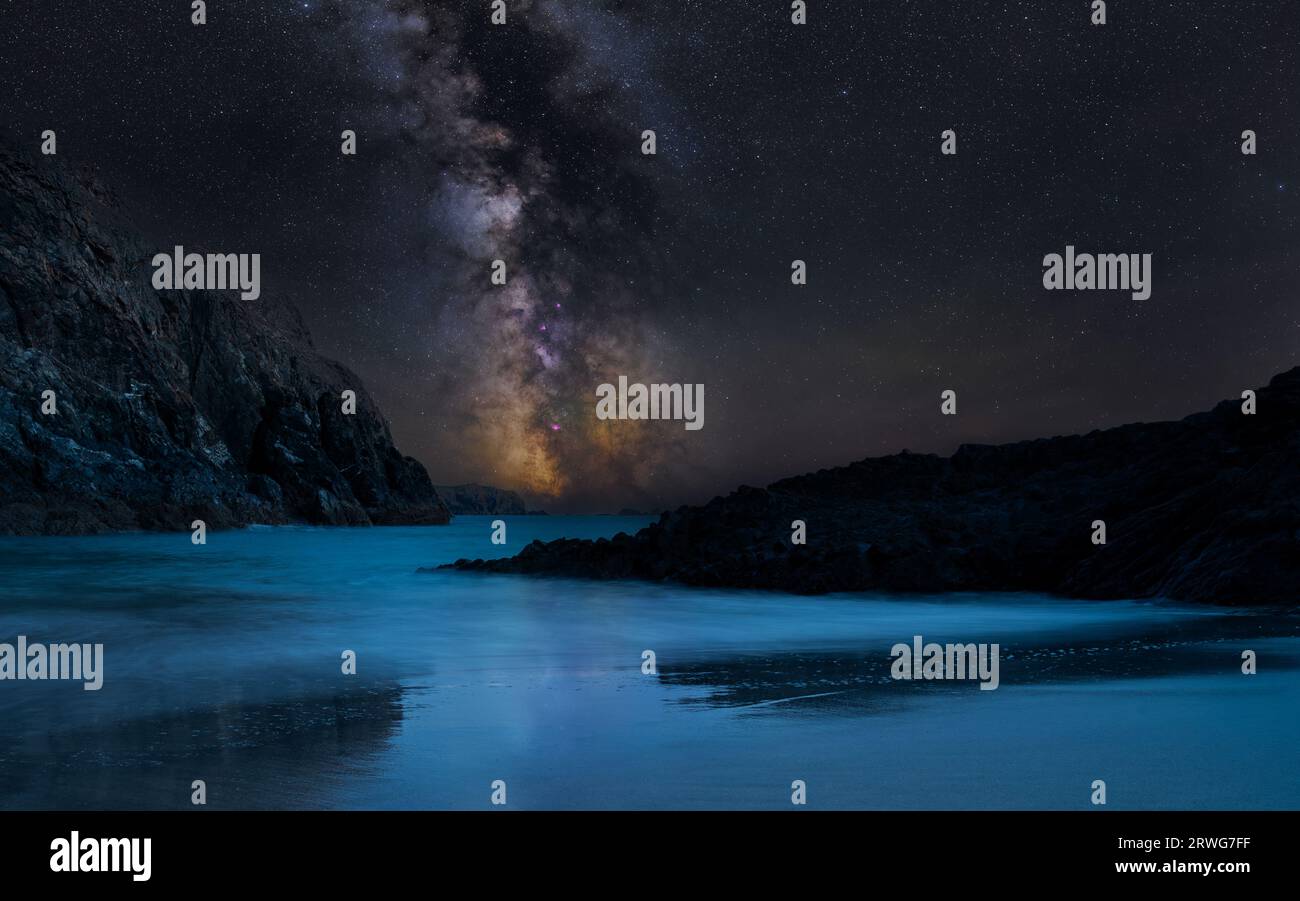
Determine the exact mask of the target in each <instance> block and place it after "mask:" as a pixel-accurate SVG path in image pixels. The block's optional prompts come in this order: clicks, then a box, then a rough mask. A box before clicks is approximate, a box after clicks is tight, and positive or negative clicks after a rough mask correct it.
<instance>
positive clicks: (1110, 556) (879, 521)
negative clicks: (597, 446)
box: [453, 368, 1300, 605]
mask: <svg viewBox="0 0 1300 901" xmlns="http://www.w3.org/2000/svg"><path fill="white" fill-rule="evenodd" d="M1257 393H1258V412H1257V413H1255V414H1254V415H1245V414H1243V412H1242V410H1241V403H1242V402H1241V401H1240V400H1230V401H1225V402H1224V403H1221V404H1219V405H1218V406H1217V407H1215V408H1214V409H1213V410H1212V411H1209V412H1206V413H1199V414H1196V415H1193V416H1189V417H1187V418H1186V419H1183V420H1181V421H1178V422H1162V423H1143V424H1136V425H1127V426H1122V427H1119V428H1114V429H1108V430H1105V431H1096V432H1092V433H1090V434H1088V435H1076V436H1070V437H1060V438H1046V439H1039V440H1036V441H1025V442H1019V443H1016V444H1007V445H1001V446H996V447H994V446H984V445H966V446H963V447H961V448H960V449H959V450H958V451H957V453H955V454H954V455H953V456H951V457H947V458H943V457H937V456H932V455H922V454H908V453H904V454H898V455H894V456H889V457H880V458H874V459H867V460H862V461H860V462H857V463H854V464H852V465H849V466H844V467H840V468H836V469H830V470H822V471H820V472H817V473H813V474H811V475H805V476H800V477H797V478H791V479H785V480H783V481H780V482H776V483H774V484H772V485H769V486H768V487H767V488H766V489H758V488H749V487H744V488H741V489H739V490H737V491H736V492H734V493H732V494H730V495H728V496H727V497H722V498H715V499H714V500H712V501H711V502H709V503H708V504H706V505H704V506H702V507H682V508H680V509H678V510H676V511H674V512H671V513H665V514H664V515H663V516H662V517H661V518H660V520H659V522H658V523H656V524H654V525H651V526H649V527H648V528H645V529H642V530H641V531H640V532H638V533H637V534H636V535H634V536H628V535H618V536H616V537H615V538H614V539H613V540H603V539H602V540H600V541H595V542H592V541H579V540H560V541H553V542H550V543H547V544H542V543H541V542H533V543H532V544H530V545H529V546H527V547H526V548H524V549H523V551H522V552H521V553H520V554H518V555H517V556H515V557H512V558H507V559H503V560H491V561H481V560H480V561H467V560H461V561H457V563H455V564H453V565H454V566H456V567H459V568H461V569H471V570H486V571H492V572H517V573H550V574H556V575H568V576H592V577H600V578H638V579H652V580H660V579H668V580H674V581H679V582H684V583H688V584H692V585H713V586H735V587H749V588H773V589H781V590H785V591H792V592H803V593H816V592H825V591H858V590H868V589H882V590H894V591H961V590H1031V591H1045V592H1055V593H1059V594H1064V595H1069V596H1074V597H1087V598H1145V597H1167V598H1174V599H1181V600H1195V601H1204V602H1210V603H1219V604H1233V605H1248V604H1274V603H1280V604H1295V603H1297V602H1300V368H1297V369H1292V370H1290V371H1289V372H1286V373H1284V374H1282V375H1279V376H1277V377H1275V378H1274V379H1273V380H1272V382H1271V383H1270V384H1269V385H1268V387H1266V388H1261V389H1258V392H1257ZM796 519H800V520H804V521H805V522H806V523H807V544H806V545H792V544H791V522H792V521H793V520H796ZM1094 520H1103V521H1104V522H1105V523H1106V527H1107V542H1106V544H1105V545H1094V544H1093V543H1092V540H1091V538H1092V528H1091V526H1092V522H1093V521H1094Z"/></svg>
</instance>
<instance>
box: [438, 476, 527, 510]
mask: <svg viewBox="0 0 1300 901" xmlns="http://www.w3.org/2000/svg"><path fill="white" fill-rule="evenodd" d="M437 491H438V496H439V497H440V498H442V500H443V503H445V504H446V505H447V509H448V510H450V511H451V512H452V514H453V515H455V516H462V515H465V516H472V515H488V516H523V515H524V514H525V513H527V512H528V511H527V510H526V509H525V507H524V499H523V498H522V497H520V496H519V495H518V494H516V493H515V492H513V491H506V490H505V489H504V488H493V487H492V486H491V485H475V484H473V483H471V484H468V485H438V486H437Z"/></svg>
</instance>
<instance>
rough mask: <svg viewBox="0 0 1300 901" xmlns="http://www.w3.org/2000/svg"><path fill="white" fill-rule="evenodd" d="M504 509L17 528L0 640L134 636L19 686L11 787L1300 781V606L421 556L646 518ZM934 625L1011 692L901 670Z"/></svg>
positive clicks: (145, 801) (116, 797)
mask: <svg viewBox="0 0 1300 901" xmlns="http://www.w3.org/2000/svg"><path fill="white" fill-rule="evenodd" d="M490 521H491V520H490V518H487V517H460V518H458V519H457V520H456V521H455V522H454V523H453V524H452V525H450V526H446V527H435V528H379V529H313V528H296V527H290V528H254V529H249V530H242V531H234V532H222V533H214V534H211V535H209V537H208V544H207V545H206V546H202V547H196V546H194V545H192V544H191V543H190V539H189V535H188V533H185V534H175V535H156V534H133V535H118V536H103V537H89V538H23V539H14V538H0V641H4V642H10V643H12V642H14V641H15V640H16V637H17V636H18V635H20V634H21V635H26V636H27V637H28V640H29V641H32V642H37V641H39V642H55V641H68V642H71V641H85V642H102V643H103V644H104V646H105V663H104V687H103V688H102V690H100V691H98V692H87V691H83V690H82V688H81V685H80V683H75V682H16V681H0V717H2V718H3V719H2V722H3V730H0V806H2V807H5V808H47V807H49V808H67V809H78V808H110V809H119V808H188V807H189V806H190V792H191V789H190V785H191V782H192V781H193V780H195V779H203V780H205V782H206V784H207V791H208V806H209V807H210V808H211V807H232V808H258V807H270V808H477V809H484V808H488V807H490V803H489V802H490V795H491V783H492V782H493V781H494V780H497V779H501V780H504V781H505V782H506V785H507V800H508V806H509V807H510V808H521V809H529V808H784V809H789V808H790V784H791V782H792V781H793V780H796V779H802V780H804V781H805V782H806V783H807V786H808V802H809V806H810V807H830V808H884V809H893V808H1063V809H1074V808H1079V809H1083V808H1087V807H1089V806H1090V805H1089V794H1090V785H1091V783H1092V781H1093V780H1094V779H1104V780H1105V781H1106V783H1107V788H1108V802H1109V804H1108V806H1109V807H1111V808H1234V809H1235V808H1270V807H1272V808H1296V807H1300V780H1298V779H1297V778H1296V764H1297V757H1298V752H1297V748H1300V718H1298V717H1297V716H1296V715H1295V712H1296V710H1297V709H1300V679H1298V678H1297V675H1298V674H1300V637H1298V636H1300V628H1298V627H1297V621H1296V619H1295V618H1294V617H1288V616H1281V615H1270V616H1259V615H1242V614H1235V613H1229V612H1224V611H1218V610H1208V609H1195V608H1187V607H1177V606H1164V605H1153V604H1139V603H1128V602H1110V603H1080V602H1072V601H1062V600H1059V599H1051V598H1043V597H1037V596H1032V595H988V594H983V595H955V596H942V597H930V598H918V597H904V598H898V597H888V596H881V595H853V596H849V595H839V596H829V597H820V598H808V597H795V596H789V595H783V594H773V593H744V592H730V591H708V590H699V589H688V588H681V587H674V586H663V585H646V584H634V583H619V584H609V583H598V582H583V581H569V580H547V579H527V578H521V577H513V576H492V575H481V574H463V573H455V572H447V571H441V572H420V571H419V569H420V567H427V566H433V565H436V564H439V563H445V562H449V561H452V560H455V559H456V558H458V557H465V556H474V557H485V556H493V555H496V554H506V553H514V552H515V551H516V550H518V549H519V548H520V547H522V546H523V544H524V543H526V542H527V541H530V540H531V539H533V538H543V539H549V538H556V537H561V536H570V537H597V536H602V535H613V534H615V533H616V532H618V531H633V530H635V529H636V528H637V527H639V526H641V525H643V524H644V523H645V522H646V521H647V520H644V519H639V518H622V517H513V518H511V517H507V523H508V530H509V531H508V535H509V539H510V540H509V544H508V545H506V546H505V547H498V546H494V545H492V544H490V542H489V532H490ZM915 634H921V635H923V636H924V637H925V639H926V640H927V641H938V642H947V641H962V642H966V641H976V642H979V641H987V642H998V643H999V644H1000V646H1001V656H1002V659H1001V682H1002V685H1001V687H1000V688H999V689H998V690H996V691H979V690H977V687H976V683H973V682H971V683H952V682H943V683H939V682H929V683H925V682H920V683H914V682H895V681H893V680H892V679H890V677H889V663H890V659H889V650H890V648H891V647H892V645H893V644H895V643H896V642H909V641H910V640H911V636H913V635H915ZM1247 648H1249V649H1252V650H1255V651H1256V652H1257V653H1258V655H1259V661H1260V662H1259V673H1258V675H1254V676H1245V675H1242V674H1241V672H1240V654H1241V651H1242V650H1244V649H1247ZM647 649H649V650H653V651H654V652H655V654H656V656H657V661H658V670H659V672H658V674H657V675H645V674H643V673H642V671H641V663H642V652H643V651H644V650H647ZM344 650H352V651H355V652H356V655H357V673H356V675H353V676H345V675H343V674H342V672H341V665H340V664H341V661H340V655H341V654H342V652H343V651H344Z"/></svg>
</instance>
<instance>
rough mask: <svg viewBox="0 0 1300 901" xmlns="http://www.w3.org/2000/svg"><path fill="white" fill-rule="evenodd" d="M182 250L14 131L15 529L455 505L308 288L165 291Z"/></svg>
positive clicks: (162, 524)
mask: <svg viewBox="0 0 1300 901" xmlns="http://www.w3.org/2000/svg"><path fill="white" fill-rule="evenodd" d="M168 249H169V248H162V247H153V246H146V245H144V244H143V242H142V241H141V240H140V239H139V238H138V237H136V236H135V235H134V233H133V230H132V229H131V228H130V226H129V224H128V223H127V222H126V221H125V219H124V216H123V213H122V211H121V210H120V208H119V207H118V205H117V204H116V203H115V202H113V201H112V199H111V198H110V197H109V195H108V194H107V192H106V191H105V190H104V188H103V187H102V186H101V185H99V184H98V183H96V182H95V181H94V180H93V179H89V178H85V177H78V176H72V175H69V174H67V173H65V172H63V171H61V170H60V168H59V167H58V166H57V165H56V164H53V163H47V162H44V161H42V162H39V163H37V162H34V161H32V160H30V159H28V158H26V157H23V156H19V155H15V154H13V153H11V152H9V151H8V150H6V149H0V534H41V533H44V534H72V533H87V532H99V531H109V530H121V529H188V528H189V527H190V523H191V522H192V521H193V520H195V519H202V520H204V521H205V522H206V523H207V525H208V527H209V528H220V527H225V526H236V525H243V524H248V523H284V522H296V521H302V522H310V523H320V524H338V525H359V524H371V523H373V524H389V523H394V524H395V523H444V522H446V521H447V520H448V519H449V515H448V512H447V509H446V507H445V506H443V504H442V502H441V501H440V500H439V498H438V495H437V493H436V492H435V490H434V488H433V485H432V483H431V482H430V480H429V477H428V474H427V473H426V472H425V470H424V467H423V466H421V465H420V464H419V463H418V462H417V461H415V460H414V459H412V458H410V457H404V456H402V455H401V454H400V453H398V451H397V450H396V449H395V448H394V447H393V442H392V438H391V436H390V434H389V430H388V425H387V423H386V422H385V421H384V419H383V417H382V415H381V414H380V412H379V410H378V409H377V408H376V406H375V404H374V402H373V401H372V400H371V399H370V397H369V396H368V395H367V394H366V392H365V390H364V388H363V387H362V385H361V382H360V380H359V379H358V378H357V376H356V375H355V374H354V373H352V372H350V371H349V370H348V369H347V368H345V367H344V366H342V365H340V364H338V363H336V362H333V361H331V360H328V359H326V358H324V357H322V356H321V355H320V354H319V353H317V352H316V351H315V349H314V348H313V347H312V343H311V338H310V337H309V335H308V334H307V331H306V329H305V327H304V326H303V323H302V320H301V318H300V317H299V315H298V313H297V311H296V309H294V308H293V307H292V305H290V304H289V303H288V302H286V301H284V300H277V299H275V298H271V297H267V296H263V297H262V298H260V299H258V300H241V299H240V298H239V297H238V295H237V293H234V292H224V291H156V290H154V289H153V288H152V286H151V283H150V276H151V273H152V270H151V268H150V260H151V258H152V256H153V254H154V253H157V252H159V251H163V250H168ZM196 249H197V248H196ZM216 249H217V250H224V249H226V248H216ZM345 389H351V390H353V391H355V392H356V395H357V398H356V412H355V414H352V415H345V414H344V413H343V412H342V403H341V394H342V392H343V391H344V390H345ZM45 392H53V395H52V396H51V395H47V394H45ZM50 397H52V399H53V404H54V405H55V408H56V409H57V412H55V413H52V414H48V413H44V412H42V406H43V402H44V400H45V399H46V398H50Z"/></svg>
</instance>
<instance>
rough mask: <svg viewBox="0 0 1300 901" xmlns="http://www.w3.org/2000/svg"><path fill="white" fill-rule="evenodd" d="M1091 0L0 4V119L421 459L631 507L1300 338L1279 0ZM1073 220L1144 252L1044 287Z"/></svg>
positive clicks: (1163, 401)
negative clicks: (118, 208) (278, 300)
mask: <svg viewBox="0 0 1300 901" xmlns="http://www.w3.org/2000/svg"><path fill="white" fill-rule="evenodd" d="M1090 5H1091V4H1090V2H1089V0H1003V2H994V0H989V2H981V0H963V2H952V0H914V2H906V0H810V2H809V7H810V8H809V14H808V15H809V22H808V24H807V25H806V26H795V25H792V24H791V22H790V4H789V3H788V2H785V0H761V2H760V0H645V2H632V0H626V2H624V0H603V2H602V0H511V2H510V3H509V10H510V13H509V21H508V24H506V25H505V26H502V27H494V26H491V25H490V24H489V14H490V4H489V2H488V0H461V2H437V0H393V2H389V0H366V2H362V0H355V2H343V0H297V2H277V0H210V2H209V3H208V24H207V25H205V26H194V25H192V24H191V23H190V4H189V2H188V0H132V2H130V3H126V2H105V0H85V2H73V0H58V2H55V0H15V2H4V3H3V5H0V83H3V85H4V89H3V91H2V92H0V113H2V115H0V129H2V130H3V131H2V137H3V139H4V140H6V141H8V142H10V143H13V144H18V145H22V146H24V147H26V148H28V149H29V150H30V151H31V152H32V153H33V154H34V153H36V152H37V150H38V147H39V141H40V133H41V131H42V130H43V129H46V128H52V129H54V130H55V131H56V132H57V134H58V142H59V144H58V147H59V153H58V157H57V164H58V165H63V166H90V167H95V168H97V169H98V170H99V174H100V176H101V178H102V180H103V181H104V182H106V183H107V184H109V185H110V186H111V187H113V188H114V189H115V190H116V192H117V193H118V194H119V195H120V196H121V198H122V199H123V201H124V202H125V203H126V204H127V205H128V207H129V208H130V209H132V210H134V219H135V221H136V222H137V223H138V225H139V228H140V230H141V231H142V232H143V233H144V234H145V235H146V236H147V237H148V238H149V239H150V240H152V241H156V242H157V244H158V249H159V250H169V249H170V248H171V247H172V246H173V245H174V244H184V245H185V246H186V247H187V249H197V250H213V251H223V252H245V253H254V252H255V253H260V254H261V255H262V262H261V274H262V290H263V298H264V301H265V298H267V297H268V295H272V294H284V295H288V296H290V297H292V298H293V300H294V302H295V303H297V305H298V306H299V307H300V308H301V310H302V311H303V314H304V315H305V317H306V319H307V321H308V324H309V325H310V327H311V330H312V332H313V334H314V336H315V340H316V344H317V347H318V348H320V349H321V350H322V351H323V352H324V353H326V354H327V355H329V356H332V357H335V358H337V359H339V360H341V361H343V362H344V363H346V364H347V365H349V366H350V367H352V368H353V369H354V370H355V371H356V372H357V373H359V374H360V376H361V377H362V379H363V381H364V383H365V385H366V387H367V388H368V389H369V390H370V391H371V392H372V393H373V394H374V395H375V397H376V399H377V400H378V402H379V404H380V407H381V408H382V409H383V410H384V412H385V413H386V414H387V416H388V417H389V419H390V421H391V423H392V427H393V433H394V437H395V439H396V441H397V444H398V447H399V448H400V449H401V450H402V451H403V452H404V453H408V454H411V455H413V456H415V457H417V458H419V459H420V460H421V461H423V462H424V463H425V464H426V466H427V467H428V469H429V471H430V474H431V475H432V477H433V479H434V481H435V482H437V483H448V482H460V481H470V480H477V481H482V482H486V483H489V484H495V485H499V486H501V487H505V488H514V489H519V490H522V491H523V492H525V494H526V495H527V497H528V498H529V500H530V501H532V502H533V503H534V504H536V505H540V506H542V507H544V508H546V509H548V510H551V511H554V512H564V511H609V510H616V509H618V508H620V507H624V506H633V507H640V508H657V507H660V506H664V505H669V504H675V503H679V502H688V501H699V500H706V499H708V498H709V497H710V496H712V495H714V494H717V493H723V492H726V491H729V490H730V489H732V488H733V487H735V486H736V485H738V484H741V483H750V484H765V483H766V482H768V481H771V480H772V479H775V478H778V477H781V476H786V475H794V474H798V473H802V472H806V471H810V470H814V469H817V468H821V467H826V466H834V465H838V464H843V463H847V462H850V461H853V460H856V459H860V458H862V457H865V456H872V455H878V454H885V453H894V452H897V451H899V450H902V449H904V448H907V449H910V450H913V451H928V452H941V453H949V452H951V451H952V450H954V449H955V448H956V447H957V445H959V444H961V443H964V442H976V443H996V442H1003V441H1009V440H1017V439H1021V438H1032V437H1040V436H1046V435H1054V434H1065V433H1073V432H1086V431H1089V430H1092V429H1095V428H1103V427H1107V426H1113V425H1118V424H1121V423H1125V422H1132V421H1140V420H1148V421H1149V420H1156V419H1168V418H1177V417H1181V416H1183V415H1186V414H1188V413H1190V412H1194V411H1196V410H1199V409H1204V408H1207V407H1209V406H1211V405H1212V404H1213V403H1215V402H1217V401H1219V400H1221V399H1224V398H1229V397H1237V396H1238V395H1239V394H1240V392H1241V391H1242V390H1243V389H1245V388H1249V387H1255V386H1257V385H1260V384H1263V383H1264V382H1266V381H1267V380H1268V378H1269V377H1271V376H1272V375H1273V374H1275V373H1276V372H1279V371H1281V370H1283V369H1286V368H1289V367H1291V366H1294V365H1296V364H1297V362H1300V359H1298V356H1300V354H1297V349H1298V348H1300V298H1298V297H1297V271H1298V270H1297V264H1298V263H1300V231H1298V230H1297V225H1298V224H1300V222H1298V214H1300V206H1298V205H1297V198H1298V196H1300V103H1297V99H1296V98H1297V89H1300V4H1297V3H1295V2H1293V0H1258V2H1256V0H1231V2H1219V0H1203V2H1196V3H1188V2H1186V0H1177V2H1174V0H1112V2H1110V3H1109V4H1108V20H1109V21H1108V24H1106V25H1105V26H1094V25H1092V24H1091V23H1090V21H1089V19H1090V15H1091V12H1090ZM345 128H350V129H354V130H355V131H356V132H357V134H358V154H357V155H356V156H355V157H345V156H343V155H341V154H340V137H339V134H340V132H341V131H342V130H343V129H345ZM646 128H650V129H654V130H655V131H656V132H657V136H658V154H657V155H656V156H652V157H647V156H643V155H642V154H641V152H640V143H641V139H640V135H641V131H642V130H643V129H646ZM949 128H951V129H954V130H955V131H956V133H957V141H958V154H957V155H956V156H943V155H941V154H940V143H941V139H940V134H941V133H942V132H943V131H944V130H945V129H949ZM1245 129H1253V130H1254V131H1256V132H1257V134H1258V140H1259V152H1258V154H1257V155H1255V156H1246V155H1243V154H1242V153H1241V151H1240V147H1241V137H1240V136H1241V132H1242V131H1243V130H1245ZM50 164H55V163H50ZM1067 244H1073V245H1075V246H1076V248H1078V250H1079V251H1080V252H1083V251H1089V252H1102V253H1104V252H1115V253H1151V254H1153V257H1154V261H1153V268H1154V277H1153V292H1152V295H1151V297H1150V298H1149V299H1147V300H1141V301H1138V300H1134V299H1132V297H1131V296H1130V294H1129V293H1128V292H1124V291H1113V292H1101V291H1082V292H1063V291H1053V292H1048V291H1045V290H1044V289H1043V287H1042V273H1043V268H1042V259H1043V257H1044V255H1046V254H1048V253H1062V252H1063V251H1064V249H1065V246H1066V245H1067ZM498 257H499V258H502V259H505V260H506V261H507V264H508V266H509V273H510V284H509V285H508V286H507V287H505V288H501V287H493V286H491V285H490V284H489V280H488V275H489V265H490V261H491V260H492V259H494V258H498ZM795 259H802V260H805V261H807V263H808V267H809V275H808V284H807V285H806V286H795V285H792V284H791V280H790V264H791V261H792V260H795ZM148 275H149V270H148V269H147V267H142V271H141V278H147V277H148ZM264 301H253V302H264ZM620 374H626V375H628V376H629V377H630V378H631V380H633V381H638V380H639V381H644V382H689V383H703V384H704V386H705V404H704V413H705V426H704V428H703V429H702V430H701V431H686V430H685V429H683V427H682V423H681V422H604V423H601V422H598V421H597V420H596V418H595V415H594V407H595V389H596V386H597V385H598V384H600V383H602V382H606V381H615V380H616V379H617V376H618V375H620ZM945 389H953V390H955V391H956V392H957V394H958V415H956V416H942V415H940V398H939V395H940V392H941V391H943V390H945ZM556 426H558V428H555V427H556Z"/></svg>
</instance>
